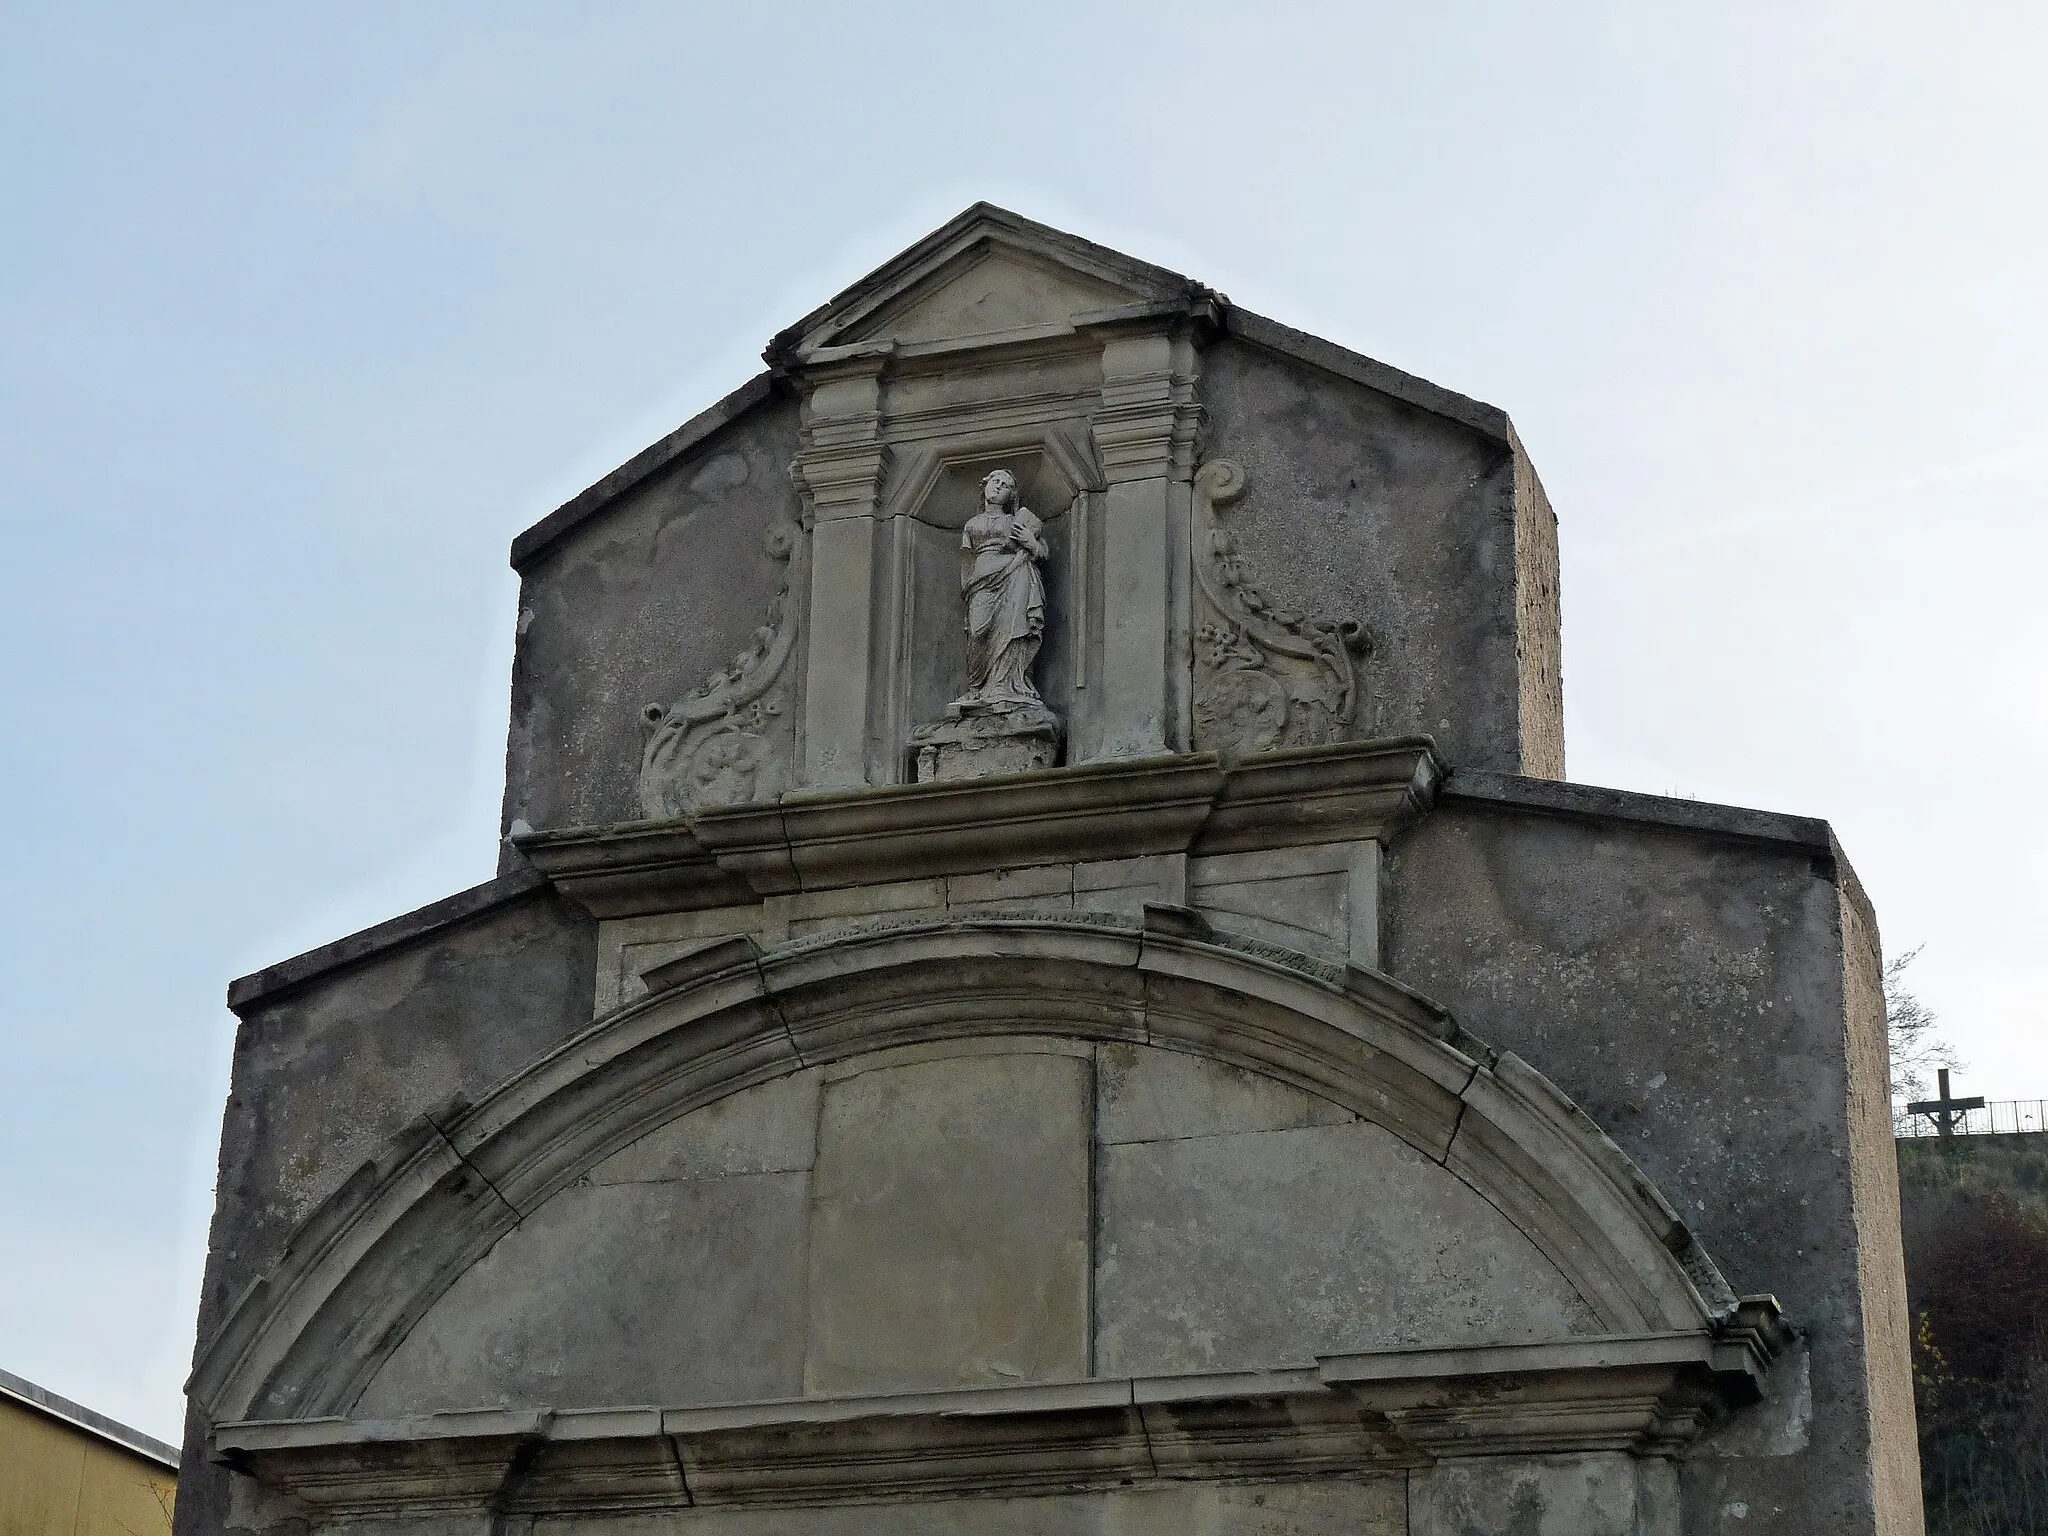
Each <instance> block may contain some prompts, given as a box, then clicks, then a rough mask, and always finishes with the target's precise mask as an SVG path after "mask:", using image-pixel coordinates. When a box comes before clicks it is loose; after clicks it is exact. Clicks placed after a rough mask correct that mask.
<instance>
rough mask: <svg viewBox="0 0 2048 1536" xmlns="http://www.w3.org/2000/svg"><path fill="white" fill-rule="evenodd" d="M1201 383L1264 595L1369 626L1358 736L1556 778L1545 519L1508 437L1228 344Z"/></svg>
mask: <svg viewBox="0 0 2048 1536" xmlns="http://www.w3.org/2000/svg"><path fill="white" fill-rule="evenodd" d="M1200 390H1201V398H1202V403H1203V406H1204V408H1205V410H1206V411H1207V424H1208V431H1207V435H1206V438H1205V442H1204V450H1205V452H1206V453H1207V454H1209V455H1212V456H1218V457H1223V458H1229V459H1233V460H1236V461H1237V462H1239V463H1241V464H1243V465H1244V467H1245V471H1246V480H1247V485H1246V489H1245V493H1244V497H1243V499H1242V500H1241V501H1240V502H1239V503H1238V504H1237V506H1236V507H1235V508H1234V509H1233V510H1232V511H1231V513H1230V514H1229V523H1230V526H1231V528H1232V529H1233V530H1234V532H1235V534H1236V536H1237V539H1238V541H1239V544H1240V546H1241V548H1242V549H1243V551H1244V553H1245V555H1246V556H1247V557H1248V558H1249V560H1250V562H1251V564H1252V566H1253V568H1254V569H1255V570H1256V571H1257V572H1258V573H1259V576H1260V579H1261V581H1262V584H1263V586H1264V588H1265V590H1267V591H1269V592H1270V593H1272V594H1273V596H1274V598H1275V599H1276V600H1277V601H1278V602H1280V603H1283V604H1285V605H1286V606H1288V607H1290V608H1295V609H1299V610H1301V611H1304V612H1307V613H1312V614H1316V615H1319V616H1321V617H1324V618H1330V619H1337V618H1356V619H1358V620H1360V621H1361V622H1362V623H1364V624H1365V625H1366V627H1367V628H1368V629H1369V630H1370V631H1371V634H1372V637H1373V649H1372V652H1371V654H1370V655H1369V656H1367V657H1366V658H1365V659H1364V661H1363V662H1362V663H1361V671H1362V672H1363V675H1364V677H1365V680H1366V681H1365V703H1364V708H1363V709H1362V710H1361V711H1360V720H1359V725H1360V729H1359V734H1360V735H1361V736H1405V735H1416V734H1422V735H1428V736H1430V737H1432V738H1433V739H1434V740H1435V742H1436V744H1437V749H1438V750H1439V751H1440V752H1442V753H1443V754H1444V756H1445V757H1446V758H1447V759H1448V760H1449V761H1450V762H1451V763H1452V764H1453V765H1455V766H1459V767H1470V768H1483V769H1492V770H1496V771H1499V772H1504V773H1530V774H1535V775H1538V776H1541V777H1562V776H1563V771H1564V727H1563V697H1562V694H1561V692H1560V689H1559V683H1558V609H1557V532H1556V519H1555V517H1554V516H1552V514H1551V511H1550V505H1549V503H1548V501H1546V500H1545V499H1544V498H1543V489H1542V486H1541V484H1540V483H1539V482H1538V481H1537V480H1536V478H1535V474H1534V471H1533V470H1531V469H1530V468H1529V467H1528V463H1527V458H1526V456H1525V455H1523V454H1521V453H1520V451H1519V445H1513V444H1511V443H1509V442H1507V441H1503V440H1502V439H1500V438H1498V437H1495V436H1493V435H1491V434H1488V433H1484V432H1481V431H1479V430H1476V429H1475V428H1474V427H1471V426H1468V425H1466V424H1464V423H1461V422H1459V421H1456V420H1453V419H1451V418H1449V417H1447V416H1444V415H1441V414H1438V413H1436V412H1432V411H1428V410H1424V409H1422V408H1421V407H1418V406H1415V405H1411V404H1407V403H1405V402H1403V401H1401V400H1398V399H1395V398H1394V397H1392V396H1391V395H1388V394H1386V393H1383V392H1382V391H1379V390H1376V389H1373V388H1370V387H1369V386H1367V385H1364V384H1359V383H1354V382H1352V381H1350V380H1348V379H1343V378H1338V377H1335V376H1333V375H1331V374H1330V373H1328V372H1326V371H1324V370H1322V369H1319V368H1315V367H1312V366H1310V365H1309V364H1307V363H1305V362H1303V361H1301V360H1299V359H1296V358H1291V357H1286V356H1283V355H1281V354H1279V353H1276V352H1274V351H1271V350H1269V349H1267V348H1265V347H1262V346H1259V345H1257V344H1255V343H1253V342H1250V341H1246V340H1242V339H1239V338H1238V337H1236V336H1230V337H1226V338H1224V339H1223V340H1221V341H1219V342H1217V343H1215V344H1214V345H1212V346H1210V347H1209V348H1208V349H1207V350H1206V351H1205V352H1204V353H1203V356H1202V375H1201V384H1200Z"/></svg>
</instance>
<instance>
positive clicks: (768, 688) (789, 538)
mask: <svg viewBox="0 0 2048 1536" xmlns="http://www.w3.org/2000/svg"><path fill="white" fill-rule="evenodd" d="M798 538H799V534H798V532H797V530H796V529H794V528H792V527H789V526H787V525H785V524H776V525H775V526H773V527H771V528H770V529H769V530H768V531H767V533H766V535H764V537H763V540H762V544H763V547H764V549H765V550H766V551H767V554H768V556H769V558H770V559H773V560H777V561H781V562H783V564H784V565H785V567H786V569H785V570H784V572H783V577H782V584H781V586H780V588H779V589H778V590H777V591H776V593H775V596H774V597H773V598H772V599H771V600H770V601H769V604H768V612H767V614H766V616H765V618H764V619H763V621H762V623H761V625H760V627H759V628H757V629H756V630H755V631H754V633H753V635H752V637H751V640H750V643H749V644H748V647H747V649H745V650H743V651H741V652H740V653H739V654H738V655H737V656H735V657H734V658H733V659H732V661H731V662H730V663H728V664H727V665H726V666H725V668H724V669H723V670H721V671H719V672H718V673H716V674H714V675H713V676H712V677H710V678H708V679H706V680H705V681H704V682H703V683H702V684H700V685H699V686H698V688H697V691H696V692H695V693H693V694H691V695H690V696H689V697H688V698H687V699H684V700H683V701H682V702H680V703H677V704H672V705H664V704H650V705H648V706H647V707H646V708H645V709H644V710H642V711H641V712H640V726H641V730H642V731H643V733H644V734H645V736H646V742H645V745H644V746H643V747H642V749H641V753H640V791H639V798H640V814H641V815H642V816H645V817H647V818H648V819H650V820H667V819H670V818H673V817H677V816H688V815H693V814H694V813H696V812H697V811H700V810H704V809H706V808H708V807H710V806H718V805H748V804H753V803H755V802H759V801H766V800H773V799H775V798H776V797H777V796H779V795H780V794H781V793H782V792H783V791H784V790H785V789H787V788H788V787H789V779H790V764H791V762H792V760H793V758H794V755H795V723H794V720H793V719H792V717H791V714H790V709H789V697H788V692H789V691H788V689H787V687H785V686H783V683H782V674H783V671H784V670H785V668H786V667H787V666H788V663H789V657H790V653H791V652H792V651H793V650H794V649H795V648H796V631H797V621H796V615H795V613H794V612H793V605H792V604H791V602H790V585H791V582H792V579H793V577H794V570H793V567H794V565H795V560H794V556H795V553H796V549H797V541H798Z"/></svg>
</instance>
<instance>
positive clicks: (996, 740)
mask: <svg viewBox="0 0 2048 1536" xmlns="http://www.w3.org/2000/svg"><path fill="white" fill-rule="evenodd" d="M1060 735H1061V731H1060V721H1059V716H1057V715H1055V714H1054V713H1053V712H1052V711H1051V710H1049V709H1046V708H1045V707H1044V706H1043V705H1041V706H1039V707H1038V708H1036V709H1013V710H1009V711H1007V712H1005V713H1002V714H993V713H991V714H962V715H960V716H958V717H957V718H954V719H949V720H941V721H939V722H938V723H937V724H935V725H921V726H919V727H918V728H917V729H916V730H914V731H912V732H911V733H910V744H911V748H912V750H913V751H914V752H915V753H916V754H917V782H918V783H920V784H931V783H937V782H942V781H944V780H947V779H985V778H988V777H989V776H990V775H992V774H998V773H1030V772H1032V771H1033V770H1035V769H1039V768H1050V767H1052V765H1053V764H1054V763H1055V762H1057V761H1058V760H1059V755H1060Z"/></svg>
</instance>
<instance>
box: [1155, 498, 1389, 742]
mask: <svg viewBox="0 0 2048 1536" xmlns="http://www.w3.org/2000/svg"><path fill="white" fill-rule="evenodd" d="M1244 490H1245V472H1244V468H1243V466H1242V465H1240V464H1238V463H1237V462H1236V461H1234V460H1232V459H1211V460H1209V461H1208V462H1207V463H1206V464H1204V465H1203V466H1202V467H1201V468H1200V469H1198V470H1196V471H1195V482H1194V513H1195V549H1196V559H1195V573H1196V577H1197V580H1198V583H1199V586H1200V588H1201V600H1200V603H1199V607H1200V608H1201V609H1202V610H1203V612H1202V613H1201V614H1200V615H1199V617H1198V622H1197V624H1196V627H1195V699H1194V703H1195V745H1196V747H1197V748H1199V749H1201V750H1204V751H1216V752H1225V753H1233V754H1234V753H1242V752H1264V751H1269V750H1271V749H1272V748H1275V747H1307V746H1317V745H1320V744H1321V743H1324V742H1331V741H1342V740H1345V739H1346V738H1347V737H1348V736H1349V734H1350V727H1351V722H1352V720H1353V718H1354V717H1355V715H1356V714H1357V711H1358V705H1359V695H1360V692H1361V691H1362V681H1361V679H1360V677H1359V671H1358V667H1357V666H1356V664H1355V662H1354V658H1355V657H1363V656H1364V655H1365V654H1366V653H1367V652H1369V651H1370V650H1371V648H1372V641H1371V636H1370V635H1369V634H1368V633H1367V631H1366V628H1365V626H1364V625H1363V624H1361V623H1360V622H1359V621H1358V620H1356V619H1339V620H1329V619H1318V618H1311V617H1307V616H1305V615H1302V614H1298V613H1291V612H1288V611H1286V610H1284V609H1281V608H1279V607H1277V606H1275V604H1274V602H1273V600H1272V599H1271V598H1270V597H1268V596H1267V595H1266V593H1265V592H1264V591H1262V590H1261V589H1260V588H1259V587H1257V586H1255V585H1254V584H1253V582H1252V570H1251V566H1250V564H1249V562H1247V561H1246V559H1245V557H1244V556H1243V555H1241V554H1239V553H1238V550H1237V541H1236V540H1235V539H1234V538H1233V537H1232V536H1231V533H1230V530H1229V529H1228V528H1226V527H1225V526H1224V525H1223V516H1222V514H1223V511H1224V509H1225V508H1227V507H1229V506H1231V505H1232V504H1233V503H1235V502H1236V501H1237V500H1238V498H1239V497H1241V496H1242V495H1243V494H1244Z"/></svg>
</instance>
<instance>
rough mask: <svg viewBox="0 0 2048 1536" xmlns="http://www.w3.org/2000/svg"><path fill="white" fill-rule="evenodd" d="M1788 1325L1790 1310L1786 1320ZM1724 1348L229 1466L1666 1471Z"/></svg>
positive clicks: (434, 1477) (1500, 1352) (402, 1499)
mask: <svg viewBox="0 0 2048 1536" xmlns="http://www.w3.org/2000/svg"><path fill="white" fill-rule="evenodd" d="M1773 1315H1775V1314H1773ZM1715 1351H1716V1339H1715V1336H1714V1335H1713V1334H1711V1333H1706V1332H1701V1333H1678V1334H1652V1335H1647V1336H1641V1337H1633V1338H1604V1339H1577V1340H1570V1341H1566V1342H1560V1343H1553V1344H1537V1345H1480V1346H1475V1347H1470V1348H1454V1349H1424V1350H1396V1351H1388V1352H1384V1353H1378V1354H1369V1355H1344V1356H1328V1357H1323V1358H1320V1359H1319V1360H1318V1362H1317V1364H1316V1365H1314V1366H1311V1367H1301V1368H1292V1369H1278V1370H1268V1371H1241V1372H1229V1373H1224V1374H1218V1375H1208V1376H1164V1377H1137V1378H1110V1379H1098V1380H1089V1381H1075V1382H1057V1383H1049V1384H1046V1385H1035V1386H1015V1387H992V1388H971V1389H963V1390H957V1391H946V1392H910V1393H894V1394H886V1395H880V1396H869V1397H838V1398H807V1399H797V1400H790V1401H782V1402H764V1403H740V1404H733V1405H730V1406H719V1407H706V1408H666V1409H664V1408H614V1409H594V1410H580V1411H571V1412H562V1413H556V1412H550V1411H548V1410H544V1409H543V1410H538V1411H535V1410H514V1411H485V1412H479V1413H447V1414H430V1415H427V1416H425V1417H422V1418H416V1419H407V1420H402V1421H391V1422H381V1421H374V1420H349V1419H312V1420H287V1421H277V1420H273V1421H254V1422H246V1423H238V1424H224V1425H222V1426H220V1428H218V1429H217V1430H216V1431H215V1432H214V1435H213V1443H212V1449H213V1454H214V1457H215V1459H216V1460H218V1461H221V1462H223V1463H225V1464H227V1465H229V1466H232V1467H235V1468H237V1469H238V1470H240V1471H242V1472H245V1473H246V1474H248V1475H249V1476H251V1477H254V1478H255V1479H256V1480H257V1481H258V1482H260V1483H262V1484H263V1485H264V1486H265V1487H266V1488H267V1489H269V1490H270V1491H271V1492H273V1493H274V1494H279V1495H283V1496H285V1497H287V1498H291V1499H295V1500H297V1501H298V1502H299V1503H301V1504H302V1505H304V1506H307V1507H308V1508H309V1509H310V1510H311V1511H313V1512H314V1513H315V1514H316V1515H317V1516H319V1517H322V1518H329V1519H331V1518H337V1517H374V1516H394V1515H407V1514H424V1513H429V1512H436V1513H452V1512H456V1511H459V1510H463V1509H469V1508H477V1509H484V1508H488V1509H493V1510H497V1511H501V1512H505V1513H518V1514H534V1515H543V1514H571V1513H580V1512H596V1511H620V1510H636V1509H637V1510H655V1509H675V1508H681V1507H684V1506H686V1505H695V1506H711V1507H717V1506H725V1507H736V1508H746V1507H755V1508H759V1507H792V1506H825V1505H834V1504H844V1503H851V1502H856V1501H862V1502H866V1501H872V1500H875V1499H878V1498H880V1499H888V1498H934V1497H944V1496H947V1495H957V1494H964V1493H974V1494H981V1495H991V1494H1026V1493H1031V1492H1042V1491H1046V1490H1049V1489H1054V1488H1058V1489H1076V1490H1078V1489H1091V1488H1117V1487H1126V1486H1143V1485H1148V1484H1154V1483H1158V1482H1161V1481H1164V1480H1173V1481H1187V1480H1194V1481H1203V1480H1220V1479H1226V1478H1247V1477H1250V1478H1257V1477H1274V1476H1288V1477H1315V1476H1330V1475H1345V1474H1354V1475H1355V1474H1359V1473H1368V1474H1369V1473H1374V1472H1383V1473H1396V1472H1400V1471H1404V1470H1406V1469H1409V1468H1418V1467H1427V1466H1430V1465H1432V1464H1433V1463H1435V1462H1436V1461H1438V1460H1440V1459H1443V1458H1447V1457H1465V1456H1495V1455H1504V1454H1522V1455H1532V1454H1559V1453H1566V1454H1569V1453H1587V1452H1600V1451H1624V1452H1632V1453H1635V1454H1638V1455H1643V1454H1647V1455H1670V1454H1674V1453H1675V1452H1677V1451H1678V1450H1680V1449H1681V1448H1682V1447H1683V1446H1684V1445H1685V1443H1686V1442H1687V1441H1689V1440H1690V1439H1691V1438H1692V1437H1693V1435H1694V1434H1696V1433H1697V1431H1698V1430H1699V1429H1700V1427H1701V1426H1702V1425H1704V1424H1706V1423H1707V1422H1709V1421H1711V1420H1712V1419H1713V1418H1715V1417H1717V1416H1719V1415H1720V1414H1721V1413H1722V1412H1724V1411H1725V1409H1726V1408H1727V1406H1729V1405H1730V1404H1734V1403H1740V1402H1744V1401H1748V1400H1750V1399H1752V1398H1753V1397H1754V1396H1755V1393H1756V1381H1755V1376H1756V1374H1760V1369H1761V1365H1762V1364H1763V1363H1765V1362H1759V1370H1758V1372H1756V1373H1752V1372H1750V1371H1748V1370H1746V1369H1728V1368H1724V1366H1723V1365H1722V1364H1721V1363H1720V1362H1719V1361H1718V1360H1717V1358H1716V1353H1715Z"/></svg>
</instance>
